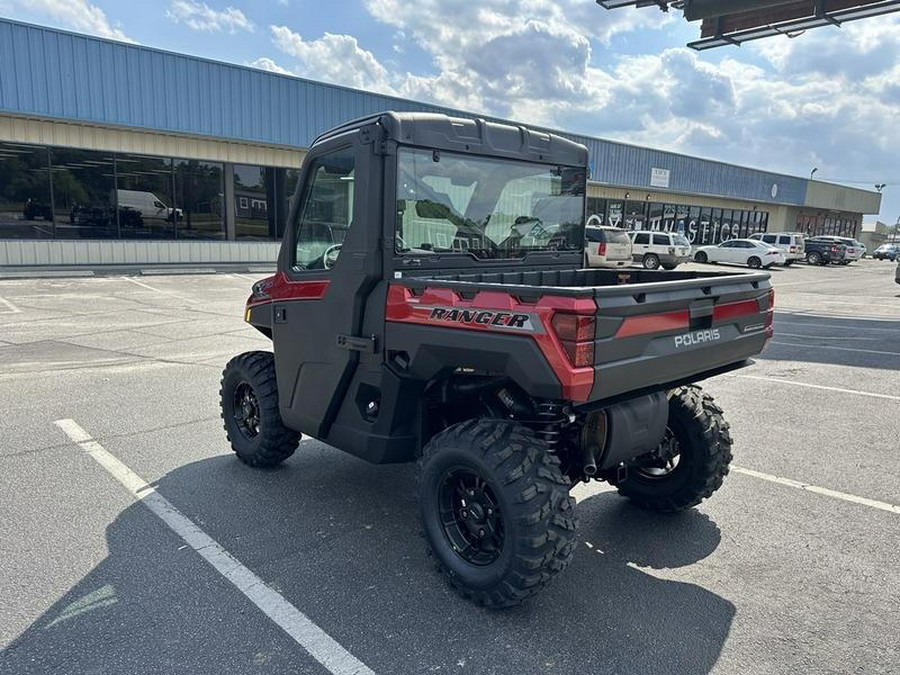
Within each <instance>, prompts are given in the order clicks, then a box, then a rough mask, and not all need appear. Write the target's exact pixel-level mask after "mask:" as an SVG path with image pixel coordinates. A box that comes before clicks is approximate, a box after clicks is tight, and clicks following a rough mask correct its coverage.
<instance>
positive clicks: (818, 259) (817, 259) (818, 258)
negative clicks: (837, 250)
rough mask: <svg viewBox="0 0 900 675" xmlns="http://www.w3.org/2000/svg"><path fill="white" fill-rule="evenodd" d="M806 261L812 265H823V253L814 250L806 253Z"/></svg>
mask: <svg viewBox="0 0 900 675" xmlns="http://www.w3.org/2000/svg"><path fill="white" fill-rule="evenodd" d="M806 262H808V263H809V264H810V265H821V264H822V254H821V253H816V252H815V251H813V252H812V253H807V254H806Z"/></svg>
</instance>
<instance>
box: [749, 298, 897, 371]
mask: <svg viewBox="0 0 900 675" xmlns="http://www.w3.org/2000/svg"><path fill="white" fill-rule="evenodd" d="M776 302H777V300H776ZM758 358H759V359H762V360H768V361H804V362H808V363H825V364H830V365H841V366H851V367H858V368H879V369H883V370H900V319H896V320H891V319H881V320H875V319H852V318H847V317H840V318H837V317H834V316H828V315H813V314H792V313H789V312H778V311H776V312H775V337H774V338H773V340H772V341H771V342H770V343H769V344H768V346H767V347H766V349H765V351H763V353H762V354H761V355H760V356H759V357H758Z"/></svg>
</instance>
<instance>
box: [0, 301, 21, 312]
mask: <svg viewBox="0 0 900 675" xmlns="http://www.w3.org/2000/svg"><path fill="white" fill-rule="evenodd" d="M0 305H3V306H4V307H6V308H7V309H8V310H9V311H6V312H0V314H20V313H21V312H22V310H21V309H19V308H18V307H16V306H15V305H14V304H12V303H11V302H10V301H9V300H7V299H6V298H0Z"/></svg>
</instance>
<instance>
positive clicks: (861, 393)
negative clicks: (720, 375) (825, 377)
mask: <svg viewBox="0 0 900 675" xmlns="http://www.w3.org/2000/svg"><path fill="white" fill-rule="evenodd" d="M725 377H728V376H727V375H726V376H725ZM733 377H739V378H741V379H744V380H759V381H760V382H775V383H776V384H786V385H788V386H791V387H808V388H809V389H824V390H825V391H836V392H838V393H840V394H856V395H857V396H869V397H871V398H883V399H886V400H888V401H900V396H891V395H890V394H876V393H874V392H871V391H859V390H858V389H844V388H842V387H828V386H825V385H824V384H810V383H809V382H797V381H796V380H785V379H782V378H780V377H765V376H762V375H734V376H733Z"/></svg>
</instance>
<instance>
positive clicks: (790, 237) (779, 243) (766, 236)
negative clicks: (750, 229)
mask: <svg viewBox="0 0 900 675" xmlns="http://www.w3.org/2000/svg"><path fill="white" fill-rule="evenodd" d="M748 239H755V240H757V241H761V242H762V243H764V244H768V245H769V246H772V247H774V248H777V249H778V250H779V251H781V252H782V254H783V255H784V265H785V267H787V266H788V265H790V264H791V263H793V262H794V261H795V260H803V259H804V258H805V257H806V251H805V250H804V248H803V235H802V234H800V233H799V232H757V233H756V234H751V235H750V236H749V237H748Z"/></svg>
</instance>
